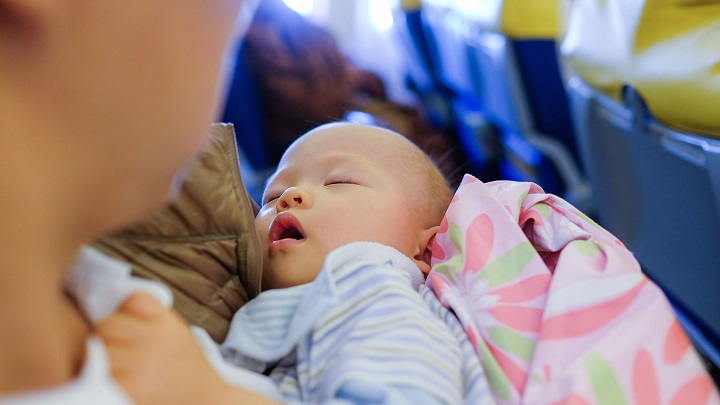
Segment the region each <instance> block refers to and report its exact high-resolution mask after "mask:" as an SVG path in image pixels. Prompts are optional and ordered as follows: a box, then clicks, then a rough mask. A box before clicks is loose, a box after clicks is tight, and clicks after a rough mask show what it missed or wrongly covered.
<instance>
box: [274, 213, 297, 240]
mask: <svg viewBox="0 0 720 405" xmlns="http://www.w3.org/2000/svg"><path fill="white" fill-rule="evenodd" d="M303 239H305V232H304V231H303V228H302V225H300V221H298V220H297V218H295V215H293V214H291V213H289V212H281V213H280V214H278V215H277V216H276V217H275V219H274V220H273V222H272V224H271V225H270V243H273V242H278V241H283V240H295V241H300V240H303Z"/></svg>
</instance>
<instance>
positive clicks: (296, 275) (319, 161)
mask: <svg viewBox="0 0 720 405" xmlns="http://www.w3.org/2000/svg"><path fill="white" fill-rule="evenodd" d="M398 147H402V145H401V144H400V145H398V143H397V140H396V139H389V138H388V135H387V134H385V133H383V132H382V131H380V130H377V129H367V128H358V127H355V126H352V127H339V128H338V127H324V128H321V129H319V130H316V131H313V132H311V133H310V134H308V135H305V136H304V137H303V138H301V139H300V140H298V141H296V142H295V143H294V144H293V145H292V146H291V147H290V149H288V151H287V152H286V153H285V155H284V156H283V158H282V160H281V161H280V165H279V166H278V170H277V172H276V173H275V174H274V175H273V176H272V177H271V179H270V181H269V183H268V186H267V188H266V190H265V193H264V196H263V206H262V208H261V210H260V213H259V214H258V216H257V218H256V220H255V225H256V227H257V230H258V232H259V234H260V238H261V241H262V242H263V246H264V249H265V259H266V260H265V263H264V268H263V271H264V273H263V282H264V285H263V288H264V289H270V288H283V287H290V286H295V285H300V284H304V283H308V282H311V281H312V280H314V279H315V276H317V274H318V272H319V271H320V269H321V268H322V265H323V262H324V260H325V257H326V256H327V254H328V253H329V252H330V251H332V250H333V249H335V248H337V247H340V246H342V245H345V244H347V243H350V242H356V241H370V242H378V243H383V244H386V245H389V246H392V247H395V248H396V249H398V250H399V251H401V252H403V253H405V254H407V255H410V253H411V250H412V248H413V237H412V236H411V235H412V234H413V233H414V232H412V230H413V229H416V228H418V227H419V226H420V224H419V222H420V221H419V220H418V218H417V217H418V215H416V214H415V213H414V210H413V209H412V208H411V207H410V206H409V204H408V203H407V202H408V200H409V199H410V198H411V196H410V195H408V193H409V192H410V187H409V186H408V181H404V180H406V179H403V176H408V175H411V174H409V173H400V172H399V171H398V170H397V169H398V165H397V164H396V163H397V162H395V161H393V158H395V159H398V154H396V153H393V150H396V149H395V148H398Z"/></svg>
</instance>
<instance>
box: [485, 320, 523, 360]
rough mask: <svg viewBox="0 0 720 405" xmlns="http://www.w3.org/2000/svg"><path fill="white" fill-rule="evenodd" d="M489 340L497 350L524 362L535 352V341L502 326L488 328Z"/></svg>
mask: <svg viewBox="0 0 720 405" xmlns="http://www.w3.org/2000/svg"><path fill="white" fill-rule="evenodd" d="M488 332H489V333H490V340H492V341H493V343H495V345H497V346H498V347H499V348H501V349H503V350H505V351H506V352H509V353H512V354H514V355H516V356H518V357H520V358H521V359H523V360H525V361H530V359H531V358H532V355H533V352H534V351H535V341H533V340H532V339H530V338H529V337H527V336H524V335H521V334H519V333H517V332H515V331H513V330H512V329H509V328H506V327H504V326H496V327H492V328H488Z"/></svg>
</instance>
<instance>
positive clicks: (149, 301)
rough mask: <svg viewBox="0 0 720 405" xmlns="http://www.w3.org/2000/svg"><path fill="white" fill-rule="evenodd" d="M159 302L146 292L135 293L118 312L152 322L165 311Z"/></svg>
mask: <svg viewBox="0 0 720 405" xmlns="http://www.w3.org/2000/svg"><path fill="white" fill-rule="evenodd" d="M167 310H168V309H167V308H165V307H164V306H163V305H162V303H160V301H158V300H157V299H156V298H155V297H153V296H152V295H150V294H148V293H146V292H136V293H134V294H132V295H131V296H130V297H128V298H127V299H126V300H125V301H124V302H123V303H122V304H121V305H120V308H118V312H120V313H124V314H128V315H131V316H136V317H138V318H142V319H146V320H153V319H156V318H158V317H159V316H160V315H161V314H162V313H164V312H165V311H167Z"/></svg>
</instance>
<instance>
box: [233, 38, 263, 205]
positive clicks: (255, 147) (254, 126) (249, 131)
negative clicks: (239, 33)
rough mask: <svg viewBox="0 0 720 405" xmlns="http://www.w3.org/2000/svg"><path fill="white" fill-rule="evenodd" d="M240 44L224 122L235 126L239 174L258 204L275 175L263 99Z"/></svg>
mask: <svg viewBox="0 0 720 405" xmlns="http://www.w3.org/2000/svg"><path fill="white" fill-rule="evenodd" d="M243 49H244V48H243V44H242V43H241V44H239V47H238V51H237V53H236V59H235V67H234V72H233V74H232V79H231V81H230V86H229V87H228V90H227V98H226V102H225V109H224V111H223V115H222V118H221V121H222V122H229V123H232V124H233V125H234V126H235V137H236V139H237V145H238V148H239V149H240V150H238V157H239V164H240V170H241V171H242V174H243V182H244V183H245V186H246V188H247V189H248V192H249V193H250V196H251V197H252V198H253V199H254V200H255V201H260V200H261V199H262V192H263V188H264V185H265V179H266V178H267V177H268V175H269V174H271V173H272V172H273V171H274V165H272V164H271V163H270V158H269V154H268V150H267V145H266V141H265V132H264V128H263V122H262V120H263V118H262V117H263V115H262V111H261V104H260V98H259V97H260V96H259V94H258V89H257V86H256V81H255V79H254V78H253V75H252V72H251V70H250V69H249V67H248V65H247V61H246V59H245V56H244V52H243Z"/></svg>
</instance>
